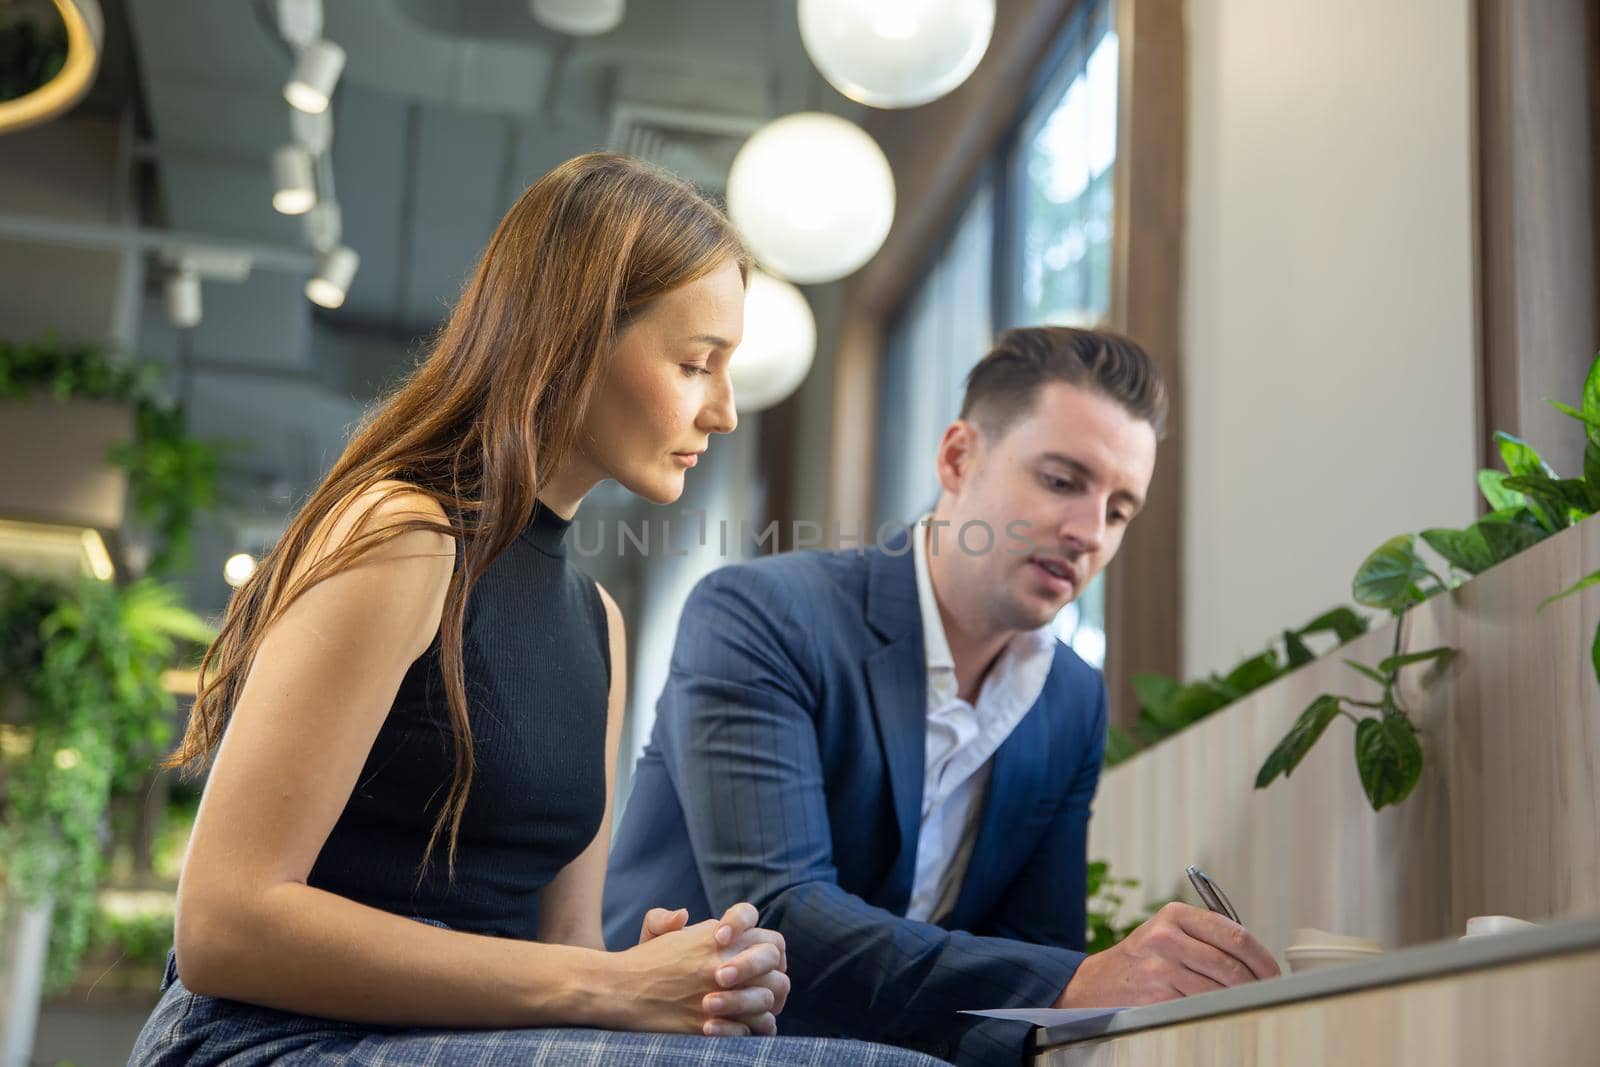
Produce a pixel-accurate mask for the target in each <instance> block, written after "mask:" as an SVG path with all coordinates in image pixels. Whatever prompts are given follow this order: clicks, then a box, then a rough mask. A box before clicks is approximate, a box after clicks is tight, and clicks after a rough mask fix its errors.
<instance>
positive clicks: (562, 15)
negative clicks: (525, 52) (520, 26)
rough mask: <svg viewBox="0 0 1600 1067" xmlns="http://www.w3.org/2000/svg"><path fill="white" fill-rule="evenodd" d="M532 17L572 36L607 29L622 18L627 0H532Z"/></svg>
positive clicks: (602, 31) (613, 27)
mask: <svg viewBox="0 0 1600 1067" xmlns="http://www.w3.org/2000/svg"><path fill="white" fill-rule="evenodd" d="M528 7H529V10H530V11H532V13H533V17H534V18H536V19H538V20H539V21H540V22H542V23H544V24H545V25H546V26H548V27H550V28H551V29H552V30H555V31H556V32H557V33H570V34H572V35H573V36H574V37H593V36H595V35H596V34H600V33H610V32H611V31H612V30H614V29H616V28H617V24H618V23H620V22H621V21H622V15H623V9H624V8H625V7H626V0H531V2H530V3H529V5H528Z"/></svg>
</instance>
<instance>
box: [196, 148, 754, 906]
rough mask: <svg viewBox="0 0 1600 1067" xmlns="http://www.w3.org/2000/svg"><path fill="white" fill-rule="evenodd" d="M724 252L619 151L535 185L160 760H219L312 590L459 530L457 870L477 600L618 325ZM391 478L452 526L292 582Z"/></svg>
mask: <svg viewBox="0 0 1600 1067" xmlns="http://www.w3.org/2000/svg"><path fill="white" fill-rule="evenodd" d="M730 259H732V260H734V261H736V262H737V263H738V264H739V267H740V271H741V273H743V274H746V275H748V269H749V260H748V257H747V256H746V253H745V252H744V250H743V248H742V246H741V245H740V243H739V239H738V238H737V237H736V236H735V234H734V232H733V230H732V228H731V226H730V225H729V224H728V222H727V220H726V218H725V217H724V216H723V215H722V214H721V213H720V212H719V211H718V210H717V209H716V208H714V207H712V206H711V205H710V204H708V203H707V202H706V201H705V200H703V199H701V197H700V196H699V195H698V194H697V193H696V192H695V191H694V189H693V188H691V187H690V186H689V185H687V184H686V183H684V182H683V181H681V180H679V179H677V178H675V177H673V176H672V175H670V174H667V173H666V172H664V171H661V170H659V169H657V168H655V167H652V166H649V165H647V164H644V163H641V162H639V161H637V160H633V159H629V158H627V157H625V156H617V155H611V154H606V153H595V154H591V155H586V156H580V157H578V158H577V159H573V160H570V161H568V162H566V163H564V164H562V165H561V166H559V167H557V168H555V169H554V170H552V171H550V172H549V173H548V174H546V175H545V176H544V177H543V178H541V179H540V180H539V181H538V182H536V183H535V184H534V185H533V186H531V187H530V188H529V189H528V190H527V191H526V192H524V193H523V194H522V196H521V197H520V198H519V199H518V200H517V202H516V204H514V205H513V206H512V208H511V210H510V211H509V212H507V213H506V216H505V218H504V219H502V220H501V222H500V225H499V227H497V228H496V230H495V232H494V236H493V237H492V238H490V241H489V246H488V248H487V249H486V250H485V251H484V254H483V258H482V260H481V261H480V262H479V264H478V267H477V269H476V271H474V272H473V276H472V279H471V281H470V282H469V283H468V284H467V286H466V288H465V290H464V291H463V292H462V295H461V300H460V302H459V303H457V305H456V308H455V310H454V311H453V312H452V313H451V315H450V318H449V320H448V321H447V322H446V324H445V325H444V327H443V328H442V330H441V331H440V333H439V334H438V336H437V338H436V339H435V341H434V343H433V345H432V348H431V350H430V352H429V354H428V356H427V358H426V359H425V360H424V361H423V362H422V363H420V364H419V365H418V366H417V367H416V369H415V370H413V371H412V372H411V374H410V375H408V376H407V378H406V379H405V380H404V381H403V382H402V383H401V385H400V386H399V388H398V389H397V390H396V391H395V392H394V393H393V394H392V395H390V396H389V398H388V399H387V400H385V401H384V402H383V403H382V404H381V405H380V406H379V407H378V409H377V410H376V411H375V412H374V413H373V414H372V416H371V417H370V418H369V419H368V420H367V421H366V423H365V424H364V425H363V426H362V427H361V429H360V430H358V431H357V433H356V434H355V436H354V438H353V439H352V440H351V441H350V444H349V445H348V446H347V447H346V448H345V450H344V454H343V455H341V456H340V457H339V460H338V462H336V463H335V464H334V465H333V469H332V470H330V471H329V472H328V475H327V477H326V478H324V479H323V480H322V483H321V484H320V485H319V486H317V488H316V490H315V491H314V492H313V493H312V494H311V496H310V498H309V499H308V500H307V501H306V504H305V506H304V507H302V508H301V509H300V511H299V513H298V514H296V515H295V516H294V518H293V519H292V520H291V521H290V523H289V525H288V528H287V530H285V532H284V534H283V536H282V537H281V538H280V539H279V540H278V543H277V544H276V545H275V546H274V547H273V549H272V551H271V552H269V553H268V554H267V556H266V558H265V559H263V560H262V561H261V565H260V566H259V567H258V568H257V570H256V572H255V574H254V575H253V576H251V578H250V580H249V581H247V582H246V583H245V584H244V585H243V586H241V587H240V588H239V589H238V590H237V591H236V592H235V593H234V596H233V599H232V600H231V601H230V602H229V604H228V609H227V613H226V615H225V616H224V619H223V623H222V627H221V630H220V632H219V634H218V636H217V639H216V641H215V642H214V643H213V644H212V645H211V647H210V648H209V649H208V650H207V651H206V655H205V658H204V659H203V660H202V662H201V666H200V688H199V693H198V695H197V696H196V697H195V702H194V709H193V711H192V712H191V714H190V717H189V725H188V729H187V730H186V731H185V733H184V737H183V742H182V744H181V745H180V746H179V747H178V749H177V751H176V752H174V753H173V754H172V755H171V756H170V757H169V758H168V759H167V760H166V765H167V766H169V767H187V768H189V769H191V770H193V771H198V770H199V769H200V768H202V767H203V766H205V765H206V764H207V763H208V762H209V761H210V759H211V757H212V756H213V755H214V754H215V752H216V748H217V745H218V744H219V743H220V742H221V740H222V734H223V731H224V729H225V728H226V727H227V724H228V718H229V716H230V714H231V713H232V710H233V707H234V705H235V703H236V702H237V701H238V699H239V694H240V692H241V690H242V689H243V688H244V683H245V678H246V676H247V675H248V673H249V670H250V666H251V664H252V663H253V662H254V660H255V655H256V652H257V650H258V649H259V648H260V647H261V641H262V637H263V635H264V634H265V633H266V631H267V629H268V628H269V627H270V626H271V625H272V624H273V623H274V622H275V621H276V620H277V619H278V618H280V617H281V616H282V615H283V613H284V611H286V610H287V609H288V608H289V606H290V605H291V604H293V603H294V602H295V600H296V599H298V598H299V597H300V596H301V595H302V594H303V593H305V591H306V590H307V589H309V588H311V587H312V586H314V585H316V584H317V583H318V582H320V581H323V580H324V579H326V578H328V577H330V576H332V575H334V574H338V573H339V572H341V571H344V570H347V569H349V568H350V567H351V566H353V565H354V564H355V563H356V562H357V561H358V560H359V559H360V558H361V557H362V556H364V555H365V554H366V553H368V552H370V551H372V550H373V549H374V548H377V547H378V546H379V545H382V544H384V543H385V542H387V541H389V540H392V539H393V538H394V537H397V536H399V535H400V534H402V533H405V532H407V531H409V530H415V529H425V530H436V531H438V532H441V533H445V534H448V535H450V536H452V537H454V538H455V539H457V540H458V541H459V543H460V546H461V559H460V563H459V565H458V566H457V567H456V569H455V572H454V573H453V574H452V576H451V578H450V584H449V588H448V590H447V592H446V594H445V602H444V611H443V615H442V617H441V619H440V626H439V637H438V641H439V656H440V667H441V672H442V674H443V676H444V683H445V693H446V698H447V702H448V704H449V709H450V722H451V726H452V728H453V732H454V738H455V773H454V776H453V780H452V782H451V785H450V791H449V793H448V795H447V796H446V798H445V803H444V806H443V807H442V808H441V809H440V811H439V815H438V817H437V818H436V819H435V821H434V825H433V832H432V833H431V834H430V835H429V837H428V843H427V848H426V849H425V851H424V853H423V860H422V866H423V869H426V866H427V864H428V860H429V857H431V856H432V855H433V850H434V848H435V846H436V845H437V844H438V841H439V837H440V835H441V833H445V832H446V830H448V833H447V834H446V837H447V840H448V844H449V847H448V857H449V870H450V872H451V876H452V877H453V875H454V871H455V855H456V838H457V834H458V832H459V830H460V826H461V817H462V813H463V811H464V810H465V808H466V802H467V795H468V791H469V789H470V788H471V785H472V776H473V768H474V765H475V761H474V757H473V746H472V731H471V728H470V726H469V720H468V717H467V697H466V684H465V679H464V677H463V670H462V649H461V646H462V621H463V619H464V617H465V611H466V604H467V598H468V596H469V594H470V593H471V591H472V587H473V585H474V584H475V583H476V582H477V580H478V578H479V577H480V576H481V575H482V574H483V572H484V570H485V569H486V568H487V567H488V566H489V564H490V563H492V562H493V561H494V559H495V558H496V557H497V556H499V554H500V553H501V552H503V551H504V550H505V549H506V547H507V546H508V545H510V543H511V542H512V541H513V540H514V539H515V538H516V536H517V534H518V533H520V532H521V531H522V530H523V529H524V528H525V527H526V526H527V524H528V522H529V521H530V519H531V518H532V516H533V512H534V507H535V504H536V500H535V497H536V496H537V494H538V493H539V491H540V489H541V487H542V486H544V485H545V484H546V483H547V482H548V480H549V478H550V476H551V475H552V473H554V472H556V471H559V470H561V469H562V467H563V466H564V465H565V463H566V462H567V460H568V458H569V457H571V455H572V453H573V450H574V447H575V444H576V442H577V440H578V436H579V433H580V432H581V427H582V425H583V421H584V413H585V411H586V410H587V408H588V405H589V401H590V397H591V396H592V395H593V393H594V391H595V388H596V385H597V383H598V382H599V381H600V379H601V377H602V375H603V373H604V363H605V359H606V356H607V355H608V354H609V353H610V352H611V350H612V348H613V347H614V345H615V343H616V337H617V334H618V332H619V331H620V330H621V329H622V327H623V326H625V325H626V324H627V322H628V320H629V319H630V317H632V316H635V315H637V314H638V313H639V312H640V311H642V310H643V308H644V307H645V305H647V304H648V303H649V302H650V301H651V300H653V299H655V298H656V297H658V296H660V295H662V294H663V293H666V292H667V291H669V290H671V289H675V288H677V287H679V286H681V285H684V284H686V283H688V282H692V281H694V280H696V279H697V278H701V277H704V276H705V275H707V274H710V273H711V272H712V271H714V270H715V269H716V268H717V267H719V266H721V265H722V264H723V263H725V262H727V261H729V260H730ZM386 480H396V481H399V482H401V483H404V484H403V485H401V486H399V487H393V488H388V489H386V490H385V491H384V493H383V495H382V496H381V497H380V498H379V499H380V500H382V499H386V498H387V497H388V496H390V495H393V494H396V493H404V492H412V491H421V492H422V493H424V494H426V495H427V496H428V497H431V498H432V499H433V500H435V501H436V502H437V503H439V504H440V505H441V506H442V507H443V509H444V513H445V515H446V516H447V521H448V525H441V524H440V523H439V522H438V521H437V520H434V519H429V518H425V517H417V518H415V519H406V520H402V521H397V522H393V523H389V524H386V525H384V526H383V527H382V528H380V529H376V530H370V531H361V532H358V533H357V534H356V535H355V536H352V537H351V538H350V539H349V540H347V541H346V542H345V543H343V544H342V545H340V546H339V547H338V548H336V549H335V550H333V551H332V552H329V553H328V554H326V555H325V556H323V557H321V558H319V559H316V560H315V562H314V563H312V565H310V566H309V567H307V568H305V572H304V573H303V574H301V575H299V576H298V577H296V578H295V580H294V581H293V582H290V581H289V576H290V575H291V574H293V573H294V572H295V570H296V565H297V564H298V563H299V562H300V561H301V560H302V558H305V557H306V553H307V551H308V549H309V548H310V547H311V544H312V539H313V535H314V534H316V533H317V532H318V531H319V530H327V529H330V528H331V527H332V524H333V523H335V522H337V521H338V519H339V517H340V516H341V515H342V514H343V513H344V511H345V510H346V509H348V508H349V507H350V506H351V504H353V503H354V501H355V500H356V499H357V498H358V497H359V496H361V495H362V494H363V493H364V492H366V491H367V490H369V489H371V488H372V487H373V486H374V485H375V483H377V482H380V481H386ZM422 873H423V872H422V870H419V872H418V875H419V877H420V876H421V875H422Z"/></svg>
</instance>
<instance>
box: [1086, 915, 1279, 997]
mask: <svg viewBox="0 0 1600 1067" xmlns="http://www.w3.org/2000/svg"><path fill="white" fill-rule="evenodd" d="M1280 973H1281V972H1280V971H1279V969H1278V962H1277V961H1276V960H1274V959H1273V958H1272V953H1270V952H1268V951H1267V950H1266V948H1265V947H1264V946H1263V945H1262V944H1261V942H1259V941H1257V940H1256V939H1255V935H1253V934H1251V933H1250V931H1248V930H1246V929H1245V928H1244V927H1242V926H1240V925H1239V924H1238V923H1236V922H1234V921H1233V920H1232V919H1228V918H1224V917H1223V916H1221V915H1218V914H1216V913H1215V912H1211V911H1207V910H1205V909H1204V908H1196V907H1192V906H1190V905H1188V904H1177V903H1173V904H1168V905H1167V906H1166V907H1164V908H1162V909H1161V910H1160V911H1159V912H1157V913H1156V914H1155V916H1154V917H1153V918H1151V919H1150V921H1149V922H1146V923H1145V924H1144V925H1143V926H1141V927H1139V928H1138V929H1137V930H1135V931H1134V932H1133V933H1131V934H1129V935H1128V936H1127V938H1125V939H1124V940H1123V941H1122V942H1121V943H1120V944H1118V945H1115V946H1114V947H1112V948H1108V949H1106V950H1105V951H1104V952H1097V953H1095V954H1094V955H1092V956H1088V957H1086V958H1085V959H1084V961H1083V962H1082V963H1081V964H1079V965H1078V970H1077V973H1076V974H1074V975H1073V976H1072V981H1070V982H1068V983H1067V988H1066V989H1064V990H1062V992H1061V996H1059V997H1057V998H1056V1003H1055V1006H1056V1007H1058V1008H1120V1007H1132V1006H1134V1005H1137V1004H1154V1003H1156V1002H1157V1001H1162V1000H1176V999H1177V998H1178V997H1191V996H1194V995H1195V994H1196V993H1210V992H1212V991H1213V990H1217V989H1226V988H1228V987H1229V986H1236V985H1243V984H1244V983H1246V982H1254V981H1256V980H1258V979H1261V978H1276V977H1277V976H1278V975H1279V974H1280Z"/></svg>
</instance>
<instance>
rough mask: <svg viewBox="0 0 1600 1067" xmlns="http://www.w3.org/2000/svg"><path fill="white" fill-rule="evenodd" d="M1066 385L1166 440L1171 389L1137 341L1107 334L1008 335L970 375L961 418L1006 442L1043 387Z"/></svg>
mask: <svg viewBox="0 0 1600 1067" xmlns="http://www.w3.org/2000/svg"><path fill="white" fill-rule="evenodd" d="M1046 382H1065V383H1066V384H1068V385H1075V386H1078V387H1079V388H1081V389H1091V390H1093V391H1095V392H1097V393H1099V394H1101V395H1102V396H1104V397H1106V398H1107V399H1109V400H1114V401H1116V402H1117V403H1118V404H1121V405H1122V407H1123V408H1124V409H1125V410H1126V411H1127V412H1128V414H1130V415H1132V416H1134V417H1135V418H1139V419H1143V420H1144V421H1145V422H1148V423H1149V424H1150V426H1151V428H1152V429H1154V430H1155V432H1156V439H1157V440H1160V439H1161V438H1162V437H1164V436H1166V430H1167V386H1166V383H1165V382H1164V381H1163V380H1162V378H1161V369H1160V368H1159V367H1157V366H1156V363H1155V360H1153V359H1151V358H1150V357H1149V356H1148V355H1147V354H1146V353H1145V351H1144V349H1142V348H1140V347H1139V346H1138V345H1137V344H1135V343H1134V342H1133V341H1131V340H1129V339H1128V338H1126V337H1123V336H1122V335H1121V334H1115V333H1111V332H1109V331H1106V330H1077V329H1073V328H1072V327H1070V326H1025V327H1020V328H1018V329H1013V330H1006V331H1005V332H1004V333H1002V334H1001V335H1000V336H999V337H998V338H996V339H995V344H994V347H993V348H991V349H990V350H989V354H988V355H986V356H984V357H983V358H982V359H981V360H979V361H978V364H977V366H975V367H973V368H972V371H971V373H969V374H968V375H967V391H966V397H965V398H964V399H963V400H962V402H961V417H962V418H963V419H967V420H969V421H971V422H975V423H977V424H978V425H979V427H981V428H982V429H983V431H984V432H985V433H991V434H994V435H996V436H1003V435H1004V434H1005V432H1006V431H1007V430H1009V429H1010V428H1011V426H1012V424H1013V423H1015V422H1016V421H1017V420H1018V419H1020V418H1022V417H1023V416H1024V415H1026V414H1027V413H1028V412H1029V411H1031V410H1033V405H1034V401H1035V400H1036V399H1037V397H1038V393H1039V387H1040V386H1042V385H1044V384H1045V383H1046Z"/></svg>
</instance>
